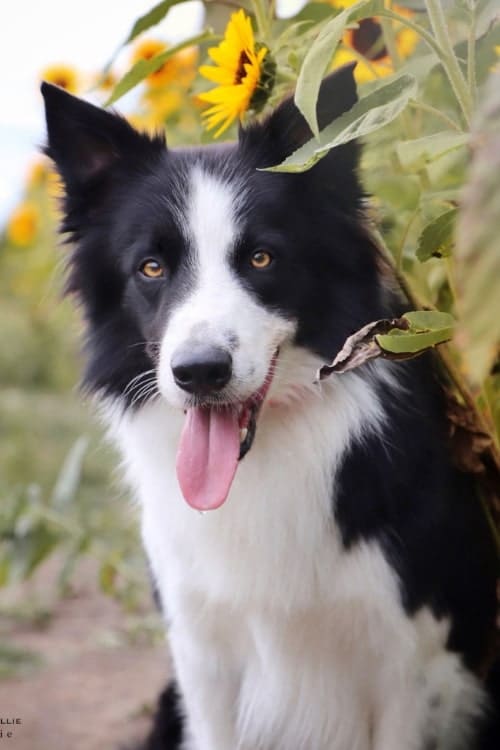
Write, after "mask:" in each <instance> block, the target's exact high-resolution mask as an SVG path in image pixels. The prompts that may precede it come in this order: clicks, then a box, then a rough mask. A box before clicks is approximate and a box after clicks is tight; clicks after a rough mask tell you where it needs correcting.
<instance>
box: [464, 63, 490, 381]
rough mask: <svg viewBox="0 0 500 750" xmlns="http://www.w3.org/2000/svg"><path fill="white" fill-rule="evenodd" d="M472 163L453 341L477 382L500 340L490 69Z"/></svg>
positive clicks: (466, 192) (474, 132)
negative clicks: (457, 321)
mask: <svg viewBox="0 0 500 750" xmlns="http://www.w3.org/2000/svg"><path fill="white" fill-rule="evenodd" d="M471 145H472V163H471V165H470V170H469V174H468V178H467V183H466V185H465V188H464V190H463V193H462V197H461V202H460V212H459V215H458V219H457V231H456V247H455V252H454V265H453V273H454V281H455V284H454V286H455V288H456V294H457V298H456V305H457V309H458V310H459V312H460V325H459V327H458V330H457V336H456V339H455V341H456V344H457V346H458V347H459V348H460V350H461V351H462V353H463V355H464V358H465V361H466V363H467V369H468V373H469V375H470V377H471V379H472V380H473V381H474V382H475V383H477V384H480V383H482V381H483V380H484V378H485V377H486V375H487V374H488V373H489V372H490V370H491V367H492V365H493V363H494V361H495V357H496V356H497V353H498V347H499V345H500V293H499V290H498V280H499V279H500V250H499V240H498V238H499V237H500V200H499V196H500V86H499V85H498V74H497V73H495V72H493V73H491V75H490V80H489V81H488V84H487V86H486V89H485V92H484V95H483V102H482V106H481V108H480V110H479V112H478V113H477V117H476V121H475V125H474V127H473V130H472V137H471Z"/></svg>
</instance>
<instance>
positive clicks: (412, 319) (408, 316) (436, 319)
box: [403, 310, 455, 333]
mask: <svg viewBox="0 0 500 750" xmlns="http://www.w3.org/2000/svg"><path fill="white" fill-rule="evenodd" d="M403 318H404V319H405V320H407V321H408V323H409V324H410V328H409V330H410V331H412V332H416V333H418V332H419V331H439V330H440V329H442V328H452V327H453V326H454V325H455V319H454V317H453V315H450V313H447V312H440V311H439V310H413V311H412V312H407V313H404V315H403Z"/></svg>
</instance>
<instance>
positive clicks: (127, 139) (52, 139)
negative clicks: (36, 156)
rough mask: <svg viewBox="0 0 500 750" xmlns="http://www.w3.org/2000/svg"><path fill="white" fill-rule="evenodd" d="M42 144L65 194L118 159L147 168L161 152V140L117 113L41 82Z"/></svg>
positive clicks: (104, 171)
mask: <svg viewBox="0 0 500 750" xmlns="http://www.w3.org/2000/svg"><path fill="white" fill-rule="evenodd" d="M41 91H42V95H43V98H44V100H45V116H46V120H47V134H48V144H47V146H46V148H45V152H46V154H47V155H48V156H50V158H51V159H53V161H54V162H55V164H56V166H57V168H58V170H59V172H60V174H61V176H62V178H63V180H64V183H65V185H66V189H67V191H68V192H70V193H71V192H75V191H78V190H80V189H82V188H84V187H85V186H88V185H89V184H92V185H93V184H95V183H96V181H98V180H99V178H101V177H103V176H104V175H106V174H107V173H108V172H109V170H110V169H111V168H112V167H113V166H114V165H115V164H117V163H118V162H119V161H120V160H121V159H122V158H123V157H127V162H128V163H129V164H134V163H136V164H138V165H140V164H142V165H143V166H146V165H147V162H148V160H149V159H150V158H151V157H152V156H153V155H157V154H158V152H159V151H160V150H163V149H164V148H165V141H164V139H163V138H162V137H160V136H156V137H150V136H148V135H145V134H143V133H138V132H137V131H136V130H134V128H133V127H132V126H131V125H129V123H128V122H127V121H126V120H124V119H123V118H122V117H120V116H119V115H117V114H114V113H111V112H106V111H105V110H103V109H100V108H99V107H95V106H94V105H93V104H89V103H88V102H85V101H83V100H82V99H78V98H76V97H75V96H72V95H71V94H68V93H67V92H66V91H64V89H61V88H59V87H58V86H53V85H52V84H49V83H45V82H44V83H42V86H41Z"/></svg>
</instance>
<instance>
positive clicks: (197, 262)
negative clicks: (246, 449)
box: [158, 168, 290, 510]
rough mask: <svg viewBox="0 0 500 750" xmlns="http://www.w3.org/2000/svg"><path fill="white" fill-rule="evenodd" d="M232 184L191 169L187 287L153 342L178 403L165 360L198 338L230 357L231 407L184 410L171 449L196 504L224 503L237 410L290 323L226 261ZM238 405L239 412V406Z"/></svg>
mask: <svg viewBox="0 0 500 750" xmlns="http://www.w3.org/2000/svg"><path fill="white" fill-rule="evenodd" d="M237 200H238V196H237V195H236V192H235V189H233V188H232V187H231V186H230V185H229V184H227V183H223V182H222V181H221V180H219V179H217V178H215V177H214V176H211V175H208V174H206V173H204V172H203V171H202V170H201V169H200V168H195V169H194V170H193V171H192V173H191V180H190V186H189V194H188V200H187V210H186V228H185V235H186V237H187V240H188V242H189V246H190V247H189V250H190V253H191V257H192V263H193V264H194V268H193V278H194V288H193V290H192V291H191V293H189V294H188V295H187V297H186V298H185V299H184V300H183V301H182V302H181V303H180V304H179V307H178V309H175V310H173V312H172V313H171V316H170V319H169V321H168V323H167V328H166V331H165V334H164V337H163V341H162V344H161V348H160V366H159V375H158V380H159V387H160V390H161V391H162V393H163V395H164V396H165V397H166V399H167V400H168V401H169V402H170V403H172V404H174V405H180V406H181V407H182V406H184V404H186V394H185V392H184V391H182V390H181V389H180V388H179V387H177V386H176V385H175V382H174V379H173V374H172V369H171V362H172V358H173V357H174V356H175V355H176V354H177V353H179V352H182V351H186V350H189V348H190V347H193V348H194V347H196V346H199V345H200V344H203V346H206V347H208V348H212V347H213V348H218V349H224V350H225V351H227V352H230V353H231V356H232V373H231V379H230V381H229V383H228V384H227V386H226V388H225V389H224V393H225V400H226V401H228V400H230V401H231V406H226V407H224V408H221V407H220V406H219V407H218V408H216V407H213V408H208V407H200V406H190V407H189V408H188V409H187V413H186V417H185V420H184V426H183V429H182V432H181V436H180V440H179V446H178V451H177V461H176V470H177V479H178V481H179V486H180V489H181V491H182V494H183V496H184V499H185V500H186V501H187V502H188V503H189V505H191V506H192V507H194V508H196V509H198V510H213V509H215V508H218V507H219V506H220V505H221V504H222V503H224V502H225V500H226V499H227V496H228V494H229V491H230V489H231V486H232V482H233V479H234V476H235V473H236V470H237V466H238V458H239V452H240V427H241V426H242V423H240V418H241V414H240V410H239V409H238V407H237V406H236V405H238V404H239V405H240V406H241V407H242V405H243V403H244V402H245V401H246V400H247V399H248V398H249V397H250V396H251V395H252V394H253V393H255V392H256V391H258V390H259V389H260V388H261V387H262V386H263V384H264V382H265V380H266V376H267V374H268V372H269V368H270V364H271V361H272V358H273V355H274V352H275V351H276V348H277V347H278V346H279V344H280V343H281V342H282V341H283V339H284V337H285V336H286V335H287V334H288V333H289V331H290V324H289V323H288V322H287V321H285V320H283V319H282V318H280V317H279V316H276V315H274V314H273V313H271V312H268V311H267V310H266V308H265V307H263V306H262V305H259V304H258V303H257V302H256V301H255V300H254V299H253V298H252V296H251V295H250V294H249V293H248V292H247V291H246V290H245V289H244V287H243V286H242V284H241V283H240V281H239V280H238V278H237V275H236V273H235V271H234V269H232V267H231V257H232V255H233V253H234V250H235V246H236V242H237V240H238V234H239V231H240V230H239V227H238V225H237V221H236V212H235V201H237ZM241 411H243V410H242V409H241Z"/></svg>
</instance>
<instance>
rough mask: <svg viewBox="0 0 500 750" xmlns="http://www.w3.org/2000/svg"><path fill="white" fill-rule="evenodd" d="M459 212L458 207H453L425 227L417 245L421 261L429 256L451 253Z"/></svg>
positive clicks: (443, 255) (446, 255) (444, 255)
mask: <svg viewBox="0 0 500 750" xmlns="http://www.w3.org/2000/svg"><path fill="white" fill-rule="evenodd" d="M457 213H458V209H456V208H451V209H450V210H449V211H445V213H444V214H441V215H440V216H438V217H437V218H435V219H433V220H432V221H431V222H430V223H429V224H427V226H425V227H424V229H423V231H422V234H421V235H420V237H419V238H418V245H417V258H418V259H419V261H420V262H421V263H424V262H425V261H426V260H429V258H447V257H448V256H449V255H451V251H452V249H453V239H454V238H453V230H454V227H455V219H456V217H457Z"/></svg>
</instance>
